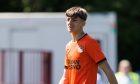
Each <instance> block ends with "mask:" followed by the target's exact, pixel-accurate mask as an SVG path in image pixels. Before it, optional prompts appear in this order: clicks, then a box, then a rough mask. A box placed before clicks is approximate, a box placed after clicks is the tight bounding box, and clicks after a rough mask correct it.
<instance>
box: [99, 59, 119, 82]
mask: <svg viewBox="0 0 140 84" xmlns="http://www.w3.org/2000/svg"><path fill="white" fill-rule="evenodd" d="M99 67H100V68H101V69H102V70H103V71H104V72H105V74H106V76H107V78H108V80H109V82H110V84H118V82H117V79H116V77H115V75H114V73H113V71H112V70H111V68H110V66H109V64H108V62H107V61H106V60H104V61H102V62H100V63H99Z"/></svg>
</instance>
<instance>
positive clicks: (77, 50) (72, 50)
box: [66, 43, 86, 59]
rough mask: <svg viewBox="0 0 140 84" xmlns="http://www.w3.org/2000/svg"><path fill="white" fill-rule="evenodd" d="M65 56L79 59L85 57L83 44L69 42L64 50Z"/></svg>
mask: <svg viewBox="0 0 140 84" xmlns="http://www.w3.org/2000/svg"><path fill="white" fill-rule="evenodd" d="M66 56H67V57H68V59H81V58H85V56H86V50H85V45H81V44H78V43H74V44H71V45H70V46H69V47H68V48H67V50H66Z"/></svg>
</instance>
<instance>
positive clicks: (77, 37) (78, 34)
mask: <svg viewBox="0 0 140 84" xmlns="http://www.w3.org/2000/svg"><path fill="white" fill-rule="evenodd" d="M84 35H85V33H84V32H83V31H81V32H79V33H77V34H72V40H73V41H74V42H75V41H78V40H79V39H80V38H82V37H83V36H84Z"/></svg>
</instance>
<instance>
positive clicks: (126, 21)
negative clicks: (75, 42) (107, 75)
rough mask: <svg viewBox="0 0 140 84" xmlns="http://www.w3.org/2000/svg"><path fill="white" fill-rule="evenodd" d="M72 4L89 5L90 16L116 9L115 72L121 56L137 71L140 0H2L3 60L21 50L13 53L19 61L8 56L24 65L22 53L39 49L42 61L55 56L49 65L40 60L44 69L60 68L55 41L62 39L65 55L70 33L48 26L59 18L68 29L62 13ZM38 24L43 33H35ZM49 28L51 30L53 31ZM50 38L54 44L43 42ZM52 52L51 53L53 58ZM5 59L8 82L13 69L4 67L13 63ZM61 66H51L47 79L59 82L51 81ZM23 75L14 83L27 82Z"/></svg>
mask: <svg viewBox="0 0 140 84" xmlns="http://www.w3.org/2000/svg"><path fill="white" fill-rule="evenodd" d="M71 6H81V7H83V8H85V9H87V11H88V12H89V14H91V16H92V14H93V15H94V14H95V13H96V14H99V15H100V14H103V15H104V14H106V13H110V12H113V14H115V15H114V17H115V21H114V25H115V26H114V27H115V28H116V29H115V31H114V32H115V39H116V40H115V41H116V42H115V44H114V46H116V47H115V48H116V51H115V52H116V54H115V59H116V60H115V64H116V65H115V68H114V69H115V70H114V71H115V72H116V71H117V66H118V64H119V62H120V61H121V60H122V59H127V60H129V61H130V63H131V66H132V70H133V71H135V72H139V71H140V64H139V61H140V56H139V55H140V50H139V48H140V44H139V43H140V10H139V8H140V1H139V0H116V1H113V0H105V1H103V0H61V1H60V0H0V17H1V18H0V27H1V30H0V33H1V34H0V35H1V36H0V37H1V39H2V40H1V41H0V49H1V59H2V60H4V59H6V58H3V56H5V54H9V53H12V54H11V55H13V54H15V52H18V54H19V56H20V57H19V58H16V55H14V56H15V57H14V58H15V59H18V60H16V62H15V60H14V58H9V57H8V56H9V55H8V56H7V59H8V60H7V61H8V63H10V64H12V63H13V64H14V63H17V64H19V65H22V66H25V65H26V64H25V65H23V64H24V63H25V62H26V61H25V62H24V61H23V62H22V61H21V60H22V59H23V58H24V57H22V54H23V53H25V54H31V56H34V54H32V52H35V53H37V55H38V56H42V58H34V57H33V59H35V60H37V59H40V60H41V59H42V61H41V63H42V62H43V63H44V59H47V60H48V59H51V60H52V61H51V62H49V63H46V62H45V63H46V64H47V67H46V65H42V64H40V65H41V66H42V67H41V68H42V69H41V70H44V71H45V70H48V69H46V68H52V69H53V70H54V69H55V70H57V68H55V67H56V66H59V65H55V64H57V63H58V62H60V64H62V63H63V60H64V57H63V58H62V59H59V58H55V56H56V54H57V53H55V50H54V51H53V49H55V45H56V43H55V42H60V44H62V46H59V48H62V50H60V51H59V52H61V54H60V55H61V56H64V55H63V54H64V49H65V44H66V43H67V41H69V40H70V37H69V35H68V33H67V31H66V30H63V29H57V28H54V27H52V28H54V29H49V28H48V30H47V27H48V26H49V27H51V26H52V25H57V24H58V22H60V24H59V25H61V26H60V27H62V28H64V29H65V19H64V14H63V13H64V12H65V11H66V9H68V8H69V7H71ZM49 17H50V18H49ZM101 17H102V16H101ZM17 18H20V19H22V20H21V21H20V20H19V19H17ZM35 18H37V19H35ZM43 18H47V19H43ZM48 18H49V19H48ZM56 18H57V19H56ZM8 19H9V20H8ZM13 19H14V20H13ZM15 19H17V20H15ZM7 20H8V21H7ZM48 21H50V22H48ZM95 21H96V20H95ZM27 23H30V24H28V25H26V24H27ZM8 24H9V26H5V25H8ZM33 24H36V25H33ZM45 24H48V25H45ZM21 25H25V26H24V27H23V26H22V28H21V30H20V29H18V28H19V27H20V26H21ZM42 25H43V26H42ZM15 26H16V27H15ZM7 27H8V28H7ZM13 27H14V29H11V28H13ZM29 27H30V28H29ZM37 27H40V28H41V29H40V30H39V32H40V33H42V34H41V35H36V33H35V32H34V31H37ZM28 28H29V30H28ZM45 28H46V29H45ZM34 29H35V30H34ZM6 31H10V32H12V34H11V33H10V34H9V33H8V34H6ZM21 31H24V32H21ZM25 31H30V32H27V33H25ZM45 31H46V32H45ZM57 31H58V32H57ZM62 31H63V32H62ZM93 31H94V29H93ZM4 32H5V33H4ZM13 32H14V33H13ZM31 32H32V34H31ZM50 32H52V33H50ZM24 34H26V35H24ZM43 34H44V35H43ZM57 34H59V35H60V37H58V38H59V39H57V40H51V39H49V38H56V37H53V36H52V35H54V36H56V35H57ZM11 35H12V36H13V37H14V38H13V39H14V40H20V41H14V42H13V41H11V38H9V36H11ZM28 35H29V37H28ZM46 35H47V36H46ZM18 36H20V37H18ZM36 36H37V37H38V36H39V37H38V38H39V39H33V38H36ZM51 36H52V37H51ZM62 36H63V37H62ZM93 36H94V35H93ZM27 37H28V38H27ZM19 38H20V39H19ZM21 38H23V39H24V40H32V41H34V42H35V43H34V42H33V43H32V41H25V42H23V41H22V40H21ZM31 38H32V39H31ZM41 38H42V39H45V41H44V42H40V41H42V40H41ZM65 38H66V39H65ZM7 39H10V40H7ZM61 39H65V40H61ZM97 40H98V39H97ZM52 41H53V42H52ZM47 42H48V43H51V42H52V44H48V45H46V46H43V44H44V45H45V44H46V43H47ZM37 43H39V44H40V45H36V44H37ZM7 44H8V45H7ZM18 44H21V45H19V46H18V47H16V46H17V45H18ZM22 44H28V45H30V46H27V47H25V46H24V45H22ZM51 45H53V46H51ZM30 47H31V48H30ZM38 47H39V48H38ZM47 47H48V48H47ZM49 47H53V48H49ZM30 50H32V51H31V52H30V53H28V52H29V51H30ZM6 52H8V53H6ZM44 53H45V54H44ZM50 53H51V54H50ZM35 55H36V54H35ZM27 56H28V55H27ZM45 56H49V57H48V58H45ZM50 56H52V57H51V58H50ZM11 59H13V61H11V62H9V61H10V60H11ZM24 59H28V57H27V58H26V56H25V58H24ZM2 60H1V66H0V67H1V68H2V69H1V70H0V72H1V73H0V74H1V76H0V78H1V84H10V83H9V82H6V83H4V80H5V79H6V80H7V81H11V80H12V79H10V77H9V78H7V77H6V76H11V75H12V74H10V73H11V72H10V71H7V72H8V73H6V71H5V70H6V69H9V70H10V69H11V67H10V65H6V64H7V62H6V60H5V61H2ZM35 60H32V62H34V61H35ZM28 61H31V60H28ZM45 61H46V60H45ZM47 62H48V61H47ZM35 63H36V62H35ZM39 63H40V62H39ZM37 64H38V63H37ZM19 65H15V66H16V68H12V70H13V71H15V70H16V69H17V68H18V66H19ZM40 65H38V66H40ZM6 66H7V67H6ZM31 66H34V69H37V67H35V65H34V64H30V65H29V66H27V67H29V68H30V67H31ZM51 66H52V67H51ZM5 67H6V68H5ZM3 68H4V70H3ZM62 68H63V65H60V68H58V72H57V71H55V72H53V70H52V69H50V71H49V73H51V75H50V76H49V77H51V79H48V80H51V81H52V80H54V81H55V80H56V82H52V84H57V82H58V80H59V79H60V77H61V75H62V73H63V71H62V70H63V69H62ZM19 69H20V70H19V71H18V73H19V74H21V73H22V72H23V70H24V69H23V70H22V67H21V66H19ZM28 70H31V69H27V70H25V71H26V72H27V73H30V72H29V71H28ZM4 71H5V72H4ZM38 71H39V69H38ZM44 71H40V72H44ZM35 72H36V71H35ZM3 73H5V74H7V75H4V74H3ZM15 73H16V71H15ZM44 73H45V72H44ZM58 73H59V74H58ZM32 74H33V73H32ZM47 74H48V73H47ZM55 74H57V76H55ZM16 75H17V74H15V76H16ZM22 75H23V74H21V76H20V77H19V79H17V78H15V79H14V80H15V81H20V82H17V83H14V84H19V83H20V84H24V82H23V80H22V79H23V77H22ZM38 75H40V73H38ZM38 75H37V76H38ZM47 76H48V75H47ZM47 76H45V75H43V76H41V77H43V78H47ZM43 78H42V79H39V80H45V79H43ZM34 79H38V78H34ZM27 81H28V80H27ZM46 83H47V84H49V83H50V81H49V82H46ZM11 84H13V83H11ZM31 84H38V83H31Z"/></svg>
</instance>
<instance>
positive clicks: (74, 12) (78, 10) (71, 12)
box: [65, 6, 87, 21]
mask: <svg viewBox="0 0 140 84" xmlns="http://www.w3.org/2000/svg"><path fill="white" fill-rule="evenodd" d="M65 15H66V16H67V17H79V18H81V19H83V20H84V21H86V19H87V11H86V10H85V9H84V8H82V7H79V6H74V7H71V8H69V9H68V10H66V12H65Z"/></svg>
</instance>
